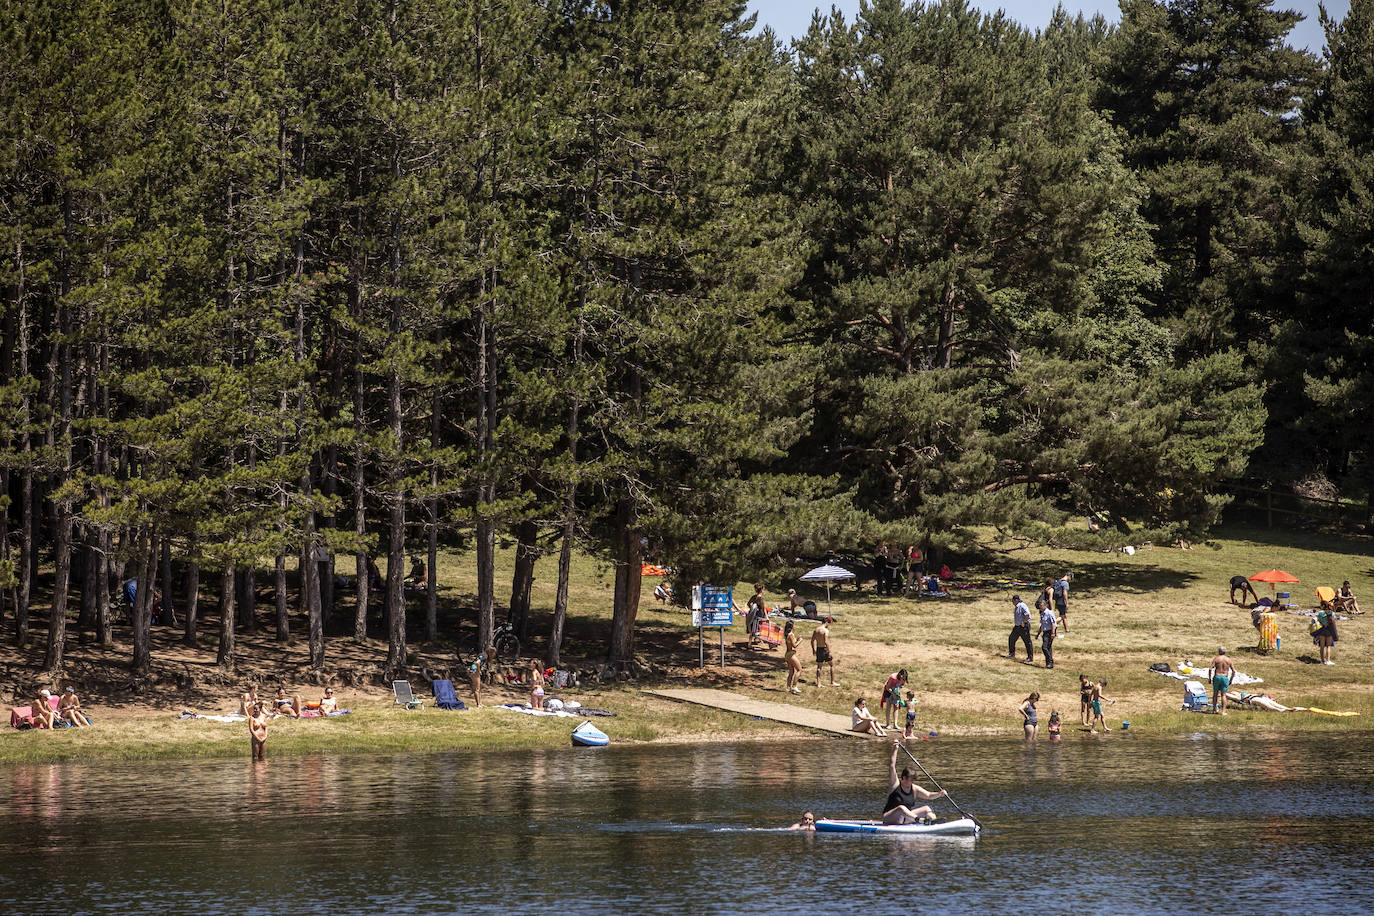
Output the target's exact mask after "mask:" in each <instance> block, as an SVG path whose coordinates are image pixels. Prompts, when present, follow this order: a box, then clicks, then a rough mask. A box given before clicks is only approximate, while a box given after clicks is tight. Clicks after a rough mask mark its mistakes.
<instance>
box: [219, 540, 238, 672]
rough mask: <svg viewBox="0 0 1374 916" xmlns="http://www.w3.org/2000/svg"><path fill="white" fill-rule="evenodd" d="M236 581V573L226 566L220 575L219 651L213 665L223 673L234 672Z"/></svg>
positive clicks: (231, 566)
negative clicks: (217, 666)
mask: <svg viewBox="0 0 1374 916" xmlns="http://www.w3.org/2000/svg"><path fill="white" fill-rule="evenodd" d="M237 579H238V571H237V570H236V569H234V566H233V564H232V563H230V564H226V565H225V567H224V571H223V572H222V573H221V574H220V586H219V588H220V591H219V651H218V652H217V653H216V654H215V664H217V665H219V667H220V668H221V669H223V670H224V671H233V670H234V606H235V603H236V602H235V601H234V583H235V581H236V580H237Z"/></svg>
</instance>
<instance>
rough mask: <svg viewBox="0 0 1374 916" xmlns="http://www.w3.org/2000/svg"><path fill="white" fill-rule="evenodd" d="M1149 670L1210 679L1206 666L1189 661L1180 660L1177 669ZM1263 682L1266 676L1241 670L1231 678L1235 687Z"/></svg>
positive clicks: (1179, 677) (1187, 678)
mask: <svg viewBox="0 0 1374 916" xmlns="http://www.w3.org/2000/svg"><path fill="white" fill-rule="evenodd" d="M1149 670H1150V672H1151V673H1152V674H1158V675H1159V676H1160V677H1169V678H1173V679H1174V680H1176V681H1191V680H1195V679H1197V678H1202V679H1203V680H1208V678H1207V669H1206V668H1194V667H1193V666H1191V665H1189V664H1188V663H1187V662H1180V663H1179V666H1178V670H1177V671H1159V670H1156V669H1154V668H1150V669H1149ZM1263 683H1264V678H1259V677H1252V676H1251V675H1248V674H1245V673H1243V672H1240V671H1237V672H1236V674H1235V676H1234V677H1232V678H1231V685H1232V686H1233V687H1244V686H1245V685H1247V684H1263Z"/></svg>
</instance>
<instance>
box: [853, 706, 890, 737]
mask: <svg viewBox="0 0 1374 916" xmlns="http://www.w3.org/2000/svg"><path fill="white" fill-rule="evenodd" d="M849 730H850V731H856V732H865V733H867V734H870V735H877V736H878V737H879V738H886V737H887V732H885V731H883V727H882V726H881V725H879V724H878V719H877V717H876V716H874V715H873V713H871V712H869V711H868V701H867V700H865V699H864V698H863V697H859V698H858V699H857V700H855V701H854V710H853V711H852V712H851V713H850V714H849Z"/></svg>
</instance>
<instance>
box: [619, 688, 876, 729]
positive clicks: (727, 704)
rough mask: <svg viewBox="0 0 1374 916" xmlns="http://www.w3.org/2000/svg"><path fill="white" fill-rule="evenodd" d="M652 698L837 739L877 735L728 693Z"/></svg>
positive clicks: (667, 691)
mask: <svg viewBox="0 0 1374 916" xmlns="http://www.w3.org/2000/svg"><path fill="white" fill-rule="evenodd" d="M644 692H645V693H647V694H649V695H650V696H656V697H662V698H664V699H665V700H678V701H680V702H684V703H696V704H698V705H700V706H710V707H712V708H713V709H724V710H726V711H727V712H737V713H739V714H740V715H743V716H756V717H758V718H761V719H771V720H772V721H774V722H783V723H786V724H788V725H799V726H801V727H802V728H811V729H815V730H816V731H822V732H829V733H831V734H833V735H844V736H845V737H848V738H871V737H874V736H873V735H868V734H864V733H862V732H856V731H851V730H850V728H849V719H847V718H845V717H844V716H837V715H835V714H834V713H829V712H821V711H820V710H817V709H808V708H807V707H805V706H793V705H790V704H787V703H770V702H769V701H767V700H751V699H748V698H746V697H742V696H739V695H738V694H734V693H731V692H730V691H728V690H711V689H708V688H705V687H675V688H663V689H659V690H646V691H644Z"/></svg>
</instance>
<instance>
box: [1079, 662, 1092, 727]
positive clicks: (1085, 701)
mask: <svg viewBox="0 0 1374 916" xmlns="http://www.w3.org/2000/svg"><path fill="white" fill-rule="evenodd" d="M1078 704H1079V710H1078V712H1079V718H1081V719H1082V720H1083V724H1084V725H1086V726H1087V727H1089V728H1092V719H1091V718H1089V717H1090V716H1091V715H1092V708H1093V682H1092V681H1090V680H1088V676H1087V675H1086V674H1080V675H1079V676H1078Z"/></svg>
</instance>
